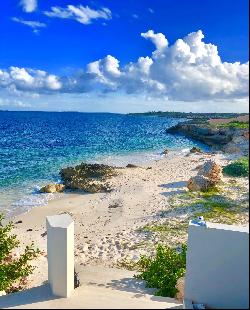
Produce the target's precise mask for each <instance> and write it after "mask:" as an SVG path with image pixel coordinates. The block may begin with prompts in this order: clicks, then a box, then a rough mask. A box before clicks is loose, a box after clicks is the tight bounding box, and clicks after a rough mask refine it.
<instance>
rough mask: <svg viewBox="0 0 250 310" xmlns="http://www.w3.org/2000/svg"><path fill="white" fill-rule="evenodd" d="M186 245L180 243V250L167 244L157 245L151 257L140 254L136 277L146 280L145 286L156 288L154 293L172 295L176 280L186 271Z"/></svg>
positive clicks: (174, 290)
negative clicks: (154, 253) (153, 255)
mask: <svg viewBox="0 0 250 310" xmlns="http://www.w3.org/2000/svg"><path fill="white" fill-rule="evenodd" d="M186 251H187V248H186V245H182V247H181V251H179V252H178V251H177V250H176V249H174V248H170V247H168V246H163V245H158V246H157V249H156V255H155V257H153V258H150V257H146V256H141V258H140V260H139V262H138V270H139V272H140V274H139V275H137V276H136V278H138V279H142V280H144V281H145V282H146V285H147V287H150V288H156V289H158V290H157V291H156V293H155V294H156V295H158V296H166V297H174V296H175V295H176V293H177V289H176V288H175V286H176V283H177V280H178V279H179V278H181V277H182V276H183V275H184V274H185V271H186Z"/></svg>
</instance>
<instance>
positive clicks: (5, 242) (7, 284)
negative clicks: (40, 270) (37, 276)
mask: <svg viewBox="0 0 250 310" xmlns="http://www.w3.org/2000/svg"><path fill="white" fill-rule="evenodd" d="M3 220H4V216H3V215H2V214H0V291H5V292H6V293H12V292H16V291H19V290H21V289H23V288H24V287H25V285H26V284H27V277H28V276H29V275H30V274H32V272H33V270H34V268H35V267H33V266H32V265H31V264H30V262H31V261H32V260H33V259H34V258H36V257H37V256H38V255H39V254H40V251H39V249H36V248H35V247H34V244H33V243H32V244H30V245H28V246H26V247H25V249H24V252H23V253H22V254H19V253H18V249H19V246H20V241H19V240H18V239H17V236H16V235H14V234H11V231H12V229H13V227H14V225H13V223H12V222H10V223H8V224H7V225H4V224H3Z"/></svg>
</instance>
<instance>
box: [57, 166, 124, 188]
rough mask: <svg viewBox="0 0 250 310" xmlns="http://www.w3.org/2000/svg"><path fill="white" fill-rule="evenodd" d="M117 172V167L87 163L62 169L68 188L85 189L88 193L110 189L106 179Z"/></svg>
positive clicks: (62, 176) (62, 175)
mask: <svg viewBox="0 0 250 310" xmlns="http://www.w3.org/2000/svg"><path fill="white" fill-rule="evenodd" d="M117 174H118V172H117V168H116V167H111V166H108V165H102V164H86V163H82V164H80V165H77V166H75V167H68V168H64V169H62V170H61V171H60V176H61V178H62V180H63V184H64V185H65V187H66V188H67V189H72V190H83V191H85V192H88V193H100V192H107V191H110V184H109V183H107V182H106V180H107V179H109V178H111V177H112V176H115V175H117Z"/></svg>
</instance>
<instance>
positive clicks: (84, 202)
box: [12, 151, 228, 287]
mask: <svg viewBox="0 0 250 310" xmlns="http://www.w3.org/2000/svg"><path fill="white" fill-rule="evenodd" d="M209 159H216V161H218V162H220V163H221V164H223V163H227V162H228V159H227V158H226V156H224V155H223V154H221V153H217V154H214V153H203V154H189V155H188V156H187V155H185V154H180V153H179V154H178V155H177V154H176V153H175V152H172V151H170V153H169V154H168V155H166V156H164V157H163V158H162V159H160V160H154V161H151V162H150V163H147V164H142V165H141V166H140V167H137V168H124V169H122V171H121V173H120V174H119V175H118V176H115V177H112V178H111V179H110V182H111V184H112V185H113V186H112V187H113V188H114V190H112V191H111V192H108V193H95V194H84V193H82V194H80V193H74V192H72V193H64V194H62V197H60V198H58V199H55V200H51V201H49V203H48V205H45V206H42V207H35V208H32V209H31V210H30V211H29V212H27V213H24V214H21V215H18V216H16V217H14V218H13V219H12V220H14V223H16V222H18V221H21V223H19V224H16V225H15V229H14V233H16V234H17V235H18V238H19V239H20V241H21V243H22V246H24V245H27V244H29V243H30V242H32V241H34V243H35V245H36V246H37V247H38V248H39V249H40V250H42V251H43V253H44V254H43V255H41V256H40V257H39V259H38V260H37V261H35V262H34V264H35V265H36V266H37V267H38V268H37V269H36V270H35V272H34V274H33V275H32V276H31V282H30V284H29V285H30V286H31V287H33V286H37V285H40V284H41V283H43V281H46V280H47V258H46V227H45V218H46V216H49V215H55V214H60V213H68V214H70V215H71V216H72V218H73V219H74V221H75V265H76V269H79V268H81V266H85V265H94V266H95V265H101V266H108V267H113V266H117V263H119V262H121V261H123V260H132V261H136V260H137V259H138V258H139V256H140V255H141V254H147V251H146V250H145V248H144V245H147V243H149V241H150V242H151V243H152V244H157V243H158V242H159V240H158V239H157V237H154V236H153V235H152V234H151V235H150V234H147V233H144V232H140V230H141V228H142V227H145V226H146V225H149V224H153V223H155V222H157V223H158V224H160V223H163V222H164V221H166V218H167V219H168V220H169V221H171V223H175V225H177V226H178V225H181V221H182V220H183V219H184V218H185V215H181V216H179V215H178V214H177V213H176V210H173V209H172V208H171V203H170V200H171V199H172V198H173V197H176V196H177V195H179V194H182V193H186V192H187V188H186V185H187V181H188V179H189V178H190V177H192V176H194V175H196V173H197V166H200V165H201V164H202V163H204V162H206V161H207V160H209ZM149 167H150V169H147V168H149ZM163 211H164V212H166V211H167V213H168V215H167V217H162V212H163ZM180 227H181V226H180ZM180 230H181V228H180ZM166 241H167V242H168V243H169V244H170V245H171V244H173V243H175V242H185V241H186V235H185V234H182V233H180V235H177V236H173V237H171V238H169V240H166Z"/></svg>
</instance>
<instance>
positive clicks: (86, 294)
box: [0, 265, 182, 309]
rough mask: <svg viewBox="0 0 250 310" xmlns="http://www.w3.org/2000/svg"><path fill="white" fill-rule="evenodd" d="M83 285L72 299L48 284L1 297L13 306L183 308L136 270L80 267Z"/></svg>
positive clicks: (5, 305) (3, 303)
mask: <svg viewBox="0 0 250 310" xmlns="http://www.w3.org/2000/svg"><path fill="white" fill-rule="evenodd" d="M76 271H77V272H78V275H79V279H80V283H81V285H80V287H78V288H77V289H75V290H74V292H73V293H72V295H71V297H70V298H57V297H54V296H53V295H52V294H51V292H50V289H49V287H48V285H47V284H44V285H42V286H39V287H35V288H31V289H29V290H26V291H23V292H19V293H15V294H11V295H7V296H3V297H0V308H5V309H6V308H11V309H60V308H62V309H182V304H180V303H179V302H178V301H176V300H175V299H173V298H167V297H158V296H154V295H153V292H154V290H153V289H147V288H145V283H144V282H143V281H140V280H138V279H135V278H133V275H134V272H131V271H126V270H120V269H115V268H105V267H103V266H100V267H96V266H85V267H83V266H80V265H79V266H76Z"/></svg>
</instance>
